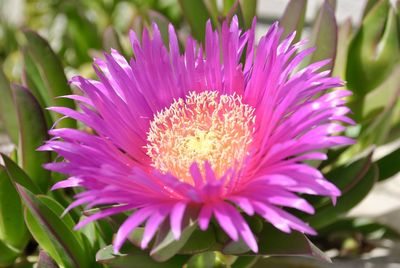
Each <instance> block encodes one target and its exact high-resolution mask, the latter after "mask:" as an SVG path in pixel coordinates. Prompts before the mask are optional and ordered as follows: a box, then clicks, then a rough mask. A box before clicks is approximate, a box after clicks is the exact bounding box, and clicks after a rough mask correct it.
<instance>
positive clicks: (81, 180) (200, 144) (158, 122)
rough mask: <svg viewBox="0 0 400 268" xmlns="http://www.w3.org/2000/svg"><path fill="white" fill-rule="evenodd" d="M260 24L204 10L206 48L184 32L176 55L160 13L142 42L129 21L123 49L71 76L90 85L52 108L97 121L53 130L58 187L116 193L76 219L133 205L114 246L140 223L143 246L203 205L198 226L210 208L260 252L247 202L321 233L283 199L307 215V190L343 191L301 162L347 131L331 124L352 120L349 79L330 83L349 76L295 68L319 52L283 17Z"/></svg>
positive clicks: (80, 200)
mask: <svg viewBox="0 0 400 268" xmlns="http://www.w3.org/2000/svg"><path fill="white" fill-rule="evenodd" d="M254 28H255V21H254V22H253V25H252V28H251V29H250V30H248V31H245V32H243V31H242V30H240V29H239V26H238V21H237V19H236V18H233V20H232V22H231V23H230V24H228V23H227V22H225V23H224V24H223V26H222V30H221V32H217V31H214V30H213V29H212V26H211V24H210V23H208V24H207V26H206V40H205V46H204V48H203V47H202V46H201V45H199V44H198V43H196V42H195V41H194V40H193V39H191V38H188V39H187V42H186V45H185V52H184V53H183V54H182V53H180V50H179V45H178V41H177V36H176V33H175V30H174V28H173V27H172V26H169V45H168V48H167V47H166V46H164V44H163V41H162V37H161V34H160V31H159V30H158V28H157V26H156V25H153V27H152V34H149V32H148V31H146V30H145V31H144V32H143V36H142V40H141V41H138V38H137V37H136V35H135V33H134V32H131V33H130V39H131V44H132V48H133V51H134V57H133V58H132V59H130V61H129V62H127V61H126V59H125V58H124V57H123V56H121V54H119V53H118V52H117V51H115V50H111V53H110V54H105V55H104V56H105V59H104V60H102V59H95V63H94V70H95V72H96V74H97V76H98V80H90V79H86V78H83V77H80V76H77V77H74V78H73V79H72V81H71V83H72V84H73V85H75V86H76V87H78V88H79V89H80V90H81V91H82V93H83V94H79V95H72V96H67V97H69V98H72V99H74V100H76V101H77V102H78V103H79V107H80V110H79V111H75V110H71V109H69V108H65V107H52V108H50V109H51V110H53V111H56V112H58V113H61V114H64V115H65V116H67V117H70V118H73V119H76V120H78V121H80V122H82V123H83V124H84V125H86V126H87V127H89V128H90V129H91V130H92V131H90V132H87V131H83V130H76V129H53V130H51V131H50V134H51V135H52V136H53V138H52V139H51V140H49V141H47V142H46V144H45V145H43V146H42V148H41V149H42V150H51V151H54V152H56V153H58V155H60V156H62V157H63V158H64V159H65V161H63V162H56V163H49V164H47V165H46V167H47V168H48V169H50V170H53V171H57V172H61V173H65V174H68V175H69V178H68V179H66V180H64V181H61V182H59V183H57V184H55V185H54V187H53V189H58V188H65V187H83V189H84V191H82V192H81V193H79V194H77V195H76V200H75V201H74V202H73V203H72V204H71V205H70V206H69V208H68V209H71V208H72V207H76V206H79V205H83V204H86V205H87V207H88V208H91V207H94V206H99V205H103V206H104V205H107V206H108V208H106V209H103V210H100V211H99V212H98V213H96V214H94V215H92V216H90V217H87V218H86V219H84V220H82V221H81V222H80V223H79V224H78V225H77V226H76V228H80V227H82V226H84V225H85V224H87V223H89V222H91V221H94V220H97V219H101V218H104V217H107V216H110V215H113V214H117V213H121V212H129V214H128V215H129V216H128V217H127V219H126V220H125V222H124V223H123V224H122V225H121V226H120V228H119V231H118V233H117V234H116V237H115V239H114V249H115V251H118V250H119V249H120V248H121V246H122V245H123V243H124V241H125V240H126V239H127V237H128V235H129V234H130V233H131V232H132V231H133V230H134V229H136V228H137V227H139V226H144V235H143V238H142V240H141V247H142V248H146V247H147V246H148V244H149V242H150V241H151V240H152V238H153V237H154V236H155V235H156V233H157V230H158V228H159V227H160V225H161V224H169V228H170V229H171V231H172V233H173V234H174V237H175V238H176V239H179V237H180V235H181V231H182V226H183V225H182V221H183V219H184V217H185V215H187V213H188V211H189V208H190V209H191V210H192V208H196V209H197V210H194V211H197V213H196V214H195V215H194V218H195V220H197V221H198V225H199V227H200V229H202V230H206V229H207V228H208V226H209V224H210V220H211V218H215V222H216V223H217V224H219V226H220V227H221V228H222V229H223V230H224V231H225V232H226V233H227V235H228V236H229V237H230V238H231V239H232V240H238V239H243V240H244V241H245V242H246V243H247V245H248V246H249V248H250V249H251V250H252V251H254V252H257V250H258V246H257V241H256V238H255V236H254V234H253V233H252V231H251V229H250V228H249V226H248V224H247V223H246V221H245V219H244V217H243V215H242V213H246V214H248V215H254V214H258V215H260V216H261V217H262V218H264V219H265V220H266V221H268V222H270V223H271V224H272V225H274V226H275V227H276V228H278V229H279V230H282V231H283V232H291V230H296V231H299V232H303V233H306V234H314V233H315V231H314V230H313V229H312V228H311V227H310V226H309V225H307V224H306V223H304V222H303V221H301V220H300V219H298V218H297V217H295V216H293V215H291V214H290V213H288V212H287V211H285V209H284V208H285V207H289V208H295V209H298V210H300V211H303V212H306V213H311V214H312V213H314V208H313V207H312V206H311V205H310V204H309V203H308V202H307V201H306V200H305V199H304V198H303V197H302V195H299V194H310V195H322V196H328V197H332V198H333V199H335V198H336V197H337V196H339V195H340V191H339V190H338V189H337V188H336V187H335V186H334V185H333V184H332V183H330V182H329V181H328V180H326V179H325V178H324V177H323V175H322V174H321V172H320V171H318V170H317V169H316V168H314V167H312V166H310V165H308V164H307V163H305V161H306V160H323V159H326V154H324V153H323V151H324V150H323V149H326V148H330V147H333V146H337V145H345V144H350V143H352V140H351V139H349V138H347V137H344V136H339V135H337V133H339V132H342V131H343V130H344V126H342V125H341V123H343V122H344V123H352V121H351V119H349V118H348V117H347V116H346V114H347V113H348V112H349V109H348V108H347V107H346V106H345V101H344V100H343V98H344V97H345V96H348V95H349V94H350V92H349V91H346V90H335V91H329V89H331V88H333V87H339V86H341V85H342V82H341V80H340V79H338V78H332V77H330V76H329V72H328V71H323V72H321V71H319V69H320V68H321V67H323V66H324V65H325V64H326V63H327V62H328V61H321V62H316V63H313V64H310V65H309V66H307V67H305V68H304V69H302V70H300V71H298V72H296V71H294V70H295V68H296V67H297V66H298V65H299V63H300V62H301V61H302V60H303V59H304V58H305V57H306V56H307V55H309V54H310V53H312V52H313V49H312V48H308V49H303V50H301V48H302V47H303V46H304V43H305V42H304V41H302V42H300V43H296V44H292V41H293V39H294V37H295V34H294V33H293V34H291V35H289V36H287V37H286V39H284V40H283V41H282V42H280V41H279V40H280V38H281V35H282V32H283V30H282V29H281V28H279V26H278V24H277V23H276V24H274V25H272V26H271V27H270V29H269V31H268V32H267V34H266V35H265V36H263V37H262V38H261V39H260V41H259V42H258V44H257V45H256V43H255V37H254ZM242 58H244V63H243V64H242V63H241V59H242Z"/></svg>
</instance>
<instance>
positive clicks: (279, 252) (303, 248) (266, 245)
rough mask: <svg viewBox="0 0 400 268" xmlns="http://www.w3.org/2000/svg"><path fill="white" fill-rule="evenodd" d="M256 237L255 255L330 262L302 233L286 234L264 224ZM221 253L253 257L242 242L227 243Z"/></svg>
mask: <svg viewBox="0 0 400 268" xmlns="http://www.w3.org/2000/svg"><path fill="white" fill-rule="evenodd" d="M257 237H258V245H259V250H258V253H257V254H256V255H265V256H308V257H313V258H316V259H319V260H324V261H327V262H330V259H329V258H328V257H327V256H325V255H324V254H323V253H322V252H321V251H320V250H319V249H318V248H317V247H316V246H315V245H314V244H313V243H311V241H309V240H308V238H307V237H306V236H305V235H304V234H302V233H299V232H292V233H290V234H287V233H284V232H282V231H280V230H278V229H276V228H275V227H273V226H272V225H271V224H268V223H266V224H264V228H263V230H262V231H261V232H260V233H259V234H258V235H257ZM222 252H223V253H224V254H227V255H243V254H244V255H255V254H254V253H253V252H251V251H250V249H249V248H248V246H247V245H246V243H245V242H244V241H243V240H239V241H231V242H229V243H228V244H227V245H226V246H225V247H223V249H222Z"/></svg>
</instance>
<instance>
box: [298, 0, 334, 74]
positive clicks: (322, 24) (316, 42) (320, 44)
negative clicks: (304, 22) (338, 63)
mask: <svg viewBox="0 0 400 268" xmlns="http://www.w3.org/2000/svg"><path fill="white" fill-rule="evenodd" d="M337 39H338V27H337V23H336V17H335V10H334V7H333V6H332V3H330V1H328V0H325V2H324V3H323V5H322V6H321V9H320V11H319V13H318V16H317V18H316V20H315V22H314V25H313V29H312V33H311V37H310V46H311V47H315V51H314V53H312V55H311V56H310V57H309V59H308V60H305V61H303V63H304V64H309V63H313V62H317V61H321V60H326V59H331V61H330V62H329V63H328V64H327V65H325V66H324V67H323V68H321V71H323V70H330V71H332V69H333V66H334V64H335V58H336V48H337ZM303 66H304V65H303Z"/></svg>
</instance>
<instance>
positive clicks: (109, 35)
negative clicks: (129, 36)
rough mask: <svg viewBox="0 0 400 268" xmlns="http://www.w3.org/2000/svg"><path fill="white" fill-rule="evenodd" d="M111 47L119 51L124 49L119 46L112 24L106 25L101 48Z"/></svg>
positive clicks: (108, 48) (107, 49)
mask: <svg viewBox="0 0 400 268" xmlns="http://www.w3.org/2000/svg"><path fill="white" fill-rule="evenodd" d="M111 48H113V49H116V50H118V51H121V52H122V51H124V50H123V49H122V47H121V42H120V41H119V37H118V33H117V31H116V30H115V29H114V28H113V27H112V26H108V27H107V28H106V29H105V30H104V33H103V49H104V50H106V51H109V50H110V49H111Z"/></svg>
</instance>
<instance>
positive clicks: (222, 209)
mask: <svg viewBox="0 0 400 268" xmlns="http://www.w3.org/2000/svg"><path fill="white" fill-rule="evenodd" d="M227 206H228V205H226V204H224V203H222V202H221V203H218V204H215V205H214V207H213V213H214V215H215V218H216V219H217V221H218V223H219V225H220V226H221V228H222V229H223V230H224V231H225V232H226V233H227V234H228V235H229V237H230V238H232V240H234V241H237V240H238V239H239V235H238V230H237V229H236V226H235V223H234V222H233V219H232V218H231V215H230V214H229V213H228V211H227Z"/></svg>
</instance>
